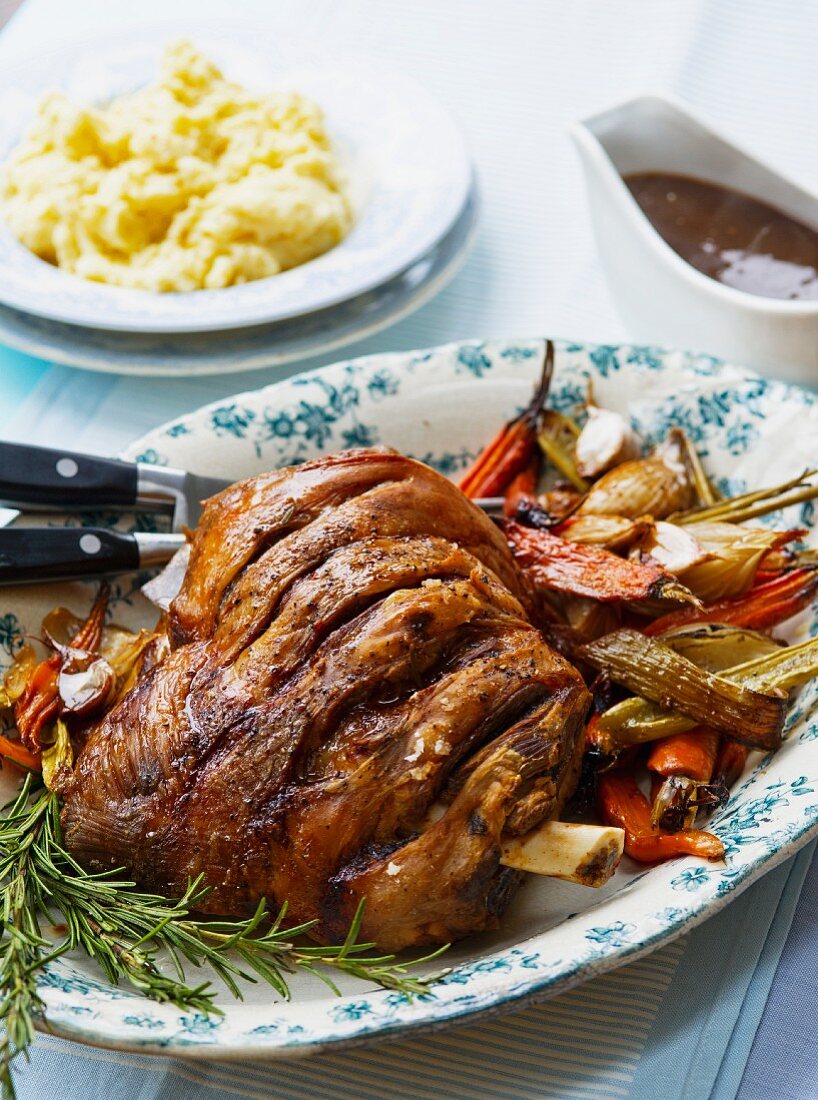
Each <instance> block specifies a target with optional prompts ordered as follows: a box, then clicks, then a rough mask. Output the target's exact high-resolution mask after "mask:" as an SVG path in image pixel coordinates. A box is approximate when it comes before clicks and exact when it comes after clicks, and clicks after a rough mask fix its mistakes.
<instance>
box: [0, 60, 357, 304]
mask: <svg viewBox="0 0 818 1100" xmlns="http://www.w3.org/2000/svg"><path fill="white" fill-rule="evenodd" d="M0 209H1V210H2V214H3V217H4V218H5V220H6V222H7V224H8V226H9V228H10V229H11V231H12V232H13V233H14V234H15V236H16V237H17V238H18V239H19V240H20V241H22V243H23V244H24V245H26V246H27V247H28V248H30V249H31V250H32V252H36V254H37V255H38V256H41V257H42V258H43V259H44V260H48V261H49V262H50V263H53V264H57V265H59V266H60V267H61V268H64V269H65V270H66V271H72V272H74V273H75V274H77V275H82V276H83V277H84V278H86V279H94V280H97V281H99V282H103V283H110V284H112V285H115V286H125V287H139V288H141V289H144V290H154V291H168V290H176V291H182V290H197V289H201V288H216V287H226V286H232V285H234V284H236V283H245V282H249V281H250V280H252V279H261V278H264V277H265V276H267V275H275V274H277V273H278V272H280V271H285V270H286V269H287V268H291V267H295V266H296V265H297V264H303V263H305V262H306V261H307V260H311V259H313V258H314V257H315V256H320V255H321V254H322V253H323V252H326V251H327V250H328V249H330V248H332V247H333V246H334V245H336V244H338V242H339V241H341V240H342V239H343V237H344V235H345V234H346V233H347V231H348V230H349V227H350V224H351V220H352V219H351V211H350V207H349V203H348V201H347V198H346V196H345V194H344V190H343V187H342V184H341V172H340V168H339V164H338V161H337V159H336V157H335V155H334V153H333V150H332V147H331V145H330V142H329V138H328V137H327V133H326V130H325V129H324V123H323V118H322V114H321V111H320V109H319V108H318V107H317V106H316V105H315V104H314V103H311V102H310V101H309V100H306V99H304V98H303V97H301V96H300V95H295V94H280V93H276V94H269V95H254V94H252V93H250V92H248V91H247V90H245V89H244V88H242V87H240V86H239V85H238V84H233V83H231V82H229V81H227V80H225V79H224V77H223V76H222V74H221V73H220V71H219V70H218V69H217V68H216V66H215V65H214V64H212V62H210V61H209V60H207V58H205V57H203V56H202V55H201V54H200V53H198V52H197V51H196V50H195V49H194V48H193V46H192V45H191V44H190V43H188V42H179V43H175V44H173V45H171V46H169V47H168V48H167V49H166V51H165V54H164V57H163V60H162V70H161V78H160V80H159V81H158V82H157V83H155V84H151V85H150V86H148V87H146V88H144V89H143V90H141V91H139V92H136V93H135V94H133V95H129V96H124V97H122V98H120V99H116V100H114V101H113V102H112V103H111V104H110V105H109V106H107V107H101V108H93V107H78V106H76V105H75V104H73V103H71V102H69V100H68V99H66V98H65V96H63V95H57V94H55V95H50V96H49V97H48V98H47V99H46V100H45V101H44V102H43V103H42V105H41V107H40V109H39V112H38V116H37V119H36V122H35V123H34V125H33V127H32V129H31V131H30V133H29V134H28V136H27V137H26V138H25V140H24V141H23V143H22V144H21V145H20V146H19V147H18V148H17V149H16V150H15V152H14V153H13V154H12V156H11V158H10V160H9V161H8V162H7V164H6V166H5V167H4V169H3V173H2V181H1V182H0Z"/></svg>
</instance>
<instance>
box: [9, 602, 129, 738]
mask: <svg viewBox="0 0 818 1100" xmlns="http://www.w3.org/2000/svg"><path fill="white" fill-rule="evenodd" d="M109 595H110V588H109V586H108V585H107V584H102V585H101V586H100V590H99V593H98V594H97V598H96V599H95V600H94V603H93V606H92V607H91V610H90V612H89V613H88V618H87V619H86V620H85V622H84V623H83V624H82V626H81V627H80V629H79V630H78V631H77V633H76V634H75V635H74V637H73V638H72V639H71V644H70V646H69V647H68V648H67V649H66V650H65V651H64V652H63V653H52V655H51V656H50V657H48V658H47V659H46V660H44V661H41V662H40V663H39V664H38V665H37V666H36V667H35V668H34V670H33V672H32V673H31V675H30V676H29V678H28V681H27V682H26V686H25V688H24V689H23V692H22V694H21V695H20V697H19V699H18V700H17V702H16V703H15V705H14V722H15V725H16V726H17V732H18V733H19V734H20V740H21V741H22V743H23V745H24V746H25V747H26V748H27V749H29V750H30V751H31V752H33V753H39V751H40V749H41V747H42V732H43V729H44V727H45V726H46V725H47V724H48V723H49V722H52V721H53V720H54V719H55V718H56V717H57V715H58V714H59V713H60V705H61V703H60V693H59V688H58V680H59V675H60V669H61V667H62V663H63V659H64V656H65V653H66V652H70V651H71V650H82V651H84V652H86V653H94V652H96V650H97V649H98V648H99V644H100V641H101V639H102V628H103V626H104V624H105V613H106V611H107V609H108V598H109Z"/></svg>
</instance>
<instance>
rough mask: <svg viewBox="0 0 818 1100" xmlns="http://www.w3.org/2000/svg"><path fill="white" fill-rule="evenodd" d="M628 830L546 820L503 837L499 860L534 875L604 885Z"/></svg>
mask: <svg viewBox="0 0 818 1100" xmlns="http://www.w3.org/2000/svg"><path fill="white" fill-rule="evenodd" d="M624 846H625V833H624V831H623V830H622V829H616V828H614V827H613V826H609V825H581V824H575V823H572V822H567V821H546V822H544V824H542V825H539V826H538V827H537V828H536V829H532V831H531V832H530V833H527V834H526V835H525V836H520V837H516V836H508V837H503V840H502V843H501V846H500V852H501V854H500V862H501V863H502V864H503V865H504V866H505V867H514V868H516V869H517V870H518V871H527V872H529V874H533V875H546V876H547V877H549V878H561V879H566V880H567V881H568V882H578V883H579V884H580V885H582V886H594V887H598V886H604V885H605V883H606V882H607V881H608V879H610V877H611V875H613V873H614V871H615V870H616V868H617V867H618V866H619V861H620V860H621V859H622V852H623V849H624Z"/></svg>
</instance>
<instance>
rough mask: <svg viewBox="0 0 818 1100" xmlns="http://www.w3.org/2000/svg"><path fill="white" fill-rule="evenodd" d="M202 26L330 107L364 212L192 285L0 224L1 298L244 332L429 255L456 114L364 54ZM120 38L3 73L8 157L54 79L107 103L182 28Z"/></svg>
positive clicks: (219, 49) (210, 49)
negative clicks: (49, 245) (99, 274)
mask: <svg viewBox="0 0 818 1100" xmlns="http://www.w3.org/2000/svg"><path fill="white" fill-rule="evenodd" d="M183 33H184V34H185V35H186V36H191V35H192V36H193V37H194V38H195V42H196V44H197V45H198V46H200V47H201V48H202V49H203V50H204V51H205V52H206V53H208V54H209V55H210V56H212V57H213V58H214V59H215V60H216V61H218V62H219V63H220V64H221V65H222V66H223V68H224V71H225V73H226V75H228V76H230V77H232V78H234V79H236V80H239V81H241V82H242V83H243V84H245V85H247V86H248V87H252V88H256V89H269V88H281V89H292V90H298V91H301V92H303V93H304V94H306V95H308V96H310V97H311V98H313V99H314V100H316V102H318V103H319V104H321V106H322V107H323V108H324V110H325V112H326V115H327V123H328V126H329V129H330V132H331V134H332V137H333V139H334V140H335V142H336V144H337V146H338V149H339V152H340V155H341V157H342V160H343V163H344V167H345V170H346V173H347V175H348V176H349V180H350V193H351V196H352V199H353V204H354V206H355V207H356V211H357V215H356V222H355V225H354V227H353V229H352V231H351V232H350V234H349V236H348V237H347V238H346V239H345V240H344V241H343V242H342V243H341V244H339V245H338V246H337V247H336V248H333V249H331V250H330V251H329V252H327V253H325V254H324V255H323V256H319V257H318V258H317V259H315V260H312V261H311V262H309V263H306V264H302V265H301V266H300V267H297V268H293V269H292V270H291V271H286V272H283V273H282V274H280V275H276V276H273V277H272V278H268V279H259V280H257V281H255V282H252V283H246V284H244V285H242V286H236V287H228V288H225V289H222V290H200V291H195V292H192V293H186V294H156V293H153V292H150V291H142V290H130V289H125V288H120V287H109V286H105V285H103V284H101V283H94V282H90V281H88V280H86V279H82V278H80V277H78V276H75V275H71V274H68V273H67V272H64V271H61V270H60V269H59V268H56V267H54V266H52V265H51V264H48V263H45V262H44V261H42V260H40V259H39V258H38V257H37V256H35V255H34V254H33V253H31V252H29V251H28V249H26V248H24V247H23V246H22V245H21V244H20V243H19V242H18V241H17V240H15V238H14V237H13V236H12V235H11V233H10V232H9V231H8V229H6V228H5V226H4V225H3V224H2V222H0V301H2V302H3V303H5V304H6V305H8V306H12V307H14V308H15V309H18V310H23V311H25V312H27V313H31V314H36V315H38V316H41V317H48V318H50V319H52V320H55V321H62V322H65V323H67V324H72V325H85V326H89V327H92V328H104V329H116V330H118V331H123V332H148V333H160V332H161V333H181V332H206V331H207V332H209V331H216V330H218V329H237V328H242V327H245V326H252V325H260V324H265V323H268V322H274V321H282V320H284V319H286V318H290V317H296V316H303V315H304V314H307V313H312V312H314V311H316V310H323V309H327V308H328V307H330V306H332V305H335V304H337V303H338V302H342V301H346V300H347V299H349V298H354V297H356V296H357V295H361V294H364V293H365V292H366V291H368V290H371V289H372V288H373V287H377V286H379V285H381V284H382V283H384V282H386V281H388V280H389V279H392V278H394V277H395V276H396V275H398V274H400V273H401V272H402V271H404V270H405V269H406V268H408V267H409V266H410V265H411V264H413V263H414V262H415V261H417V260H418V259H419V258H420V257H422V256H424V255H425V254H426V253H427V252H428V251H429V250H430V249H431V248H432V247H433V246H434V245H435V244H436V243H437V242H438V241H439V240H440V239H441V237H443V236H444V235H445V234H446V233H447V232H448V231H449V229H450V228H451V227H452V225H453V224H454V222H455V220H456V219H457V217H458V215H459V214H460V213H461V211H462V209H463V206H464V204H465V203H466V201H467V198H468V194H469V189H470V186H471V166H470V162H469V157H468V154H467V152H466V148H465V145H464V142H463V138H462V136H461V134H460V132H459V130H458V129H457V127H456V126H455V125H454V123H453V122H452V120H451V118H450V117H449V115H448V114H447V112H446V111H444V110H443V109H442V108H441V107H440V106H439V105H438V104H437V103H436V102H435V101H434V100H433V99H432V98H431V97H430V96H429V95H428V94H427V93H426V92H424V91H423V90H422V89H421V88H419V87H418V86H417V85H415V84H414V83H413V82H412V81H411V80H408V79H406V78H404V77H400V76H398V75H396V74H395V73H394V72H392V71H390V70H388V69H387V68H386V67H385V66H380V65H378V64H376V63H374V62H371V61H367V60H365V59H361V58H358V57H343V56H338V55H336V54H326V55H324V54H323V53H322V51H320V50H316V48H315V46H314V45H312V44H297V43H295V42H293V41H290V40H289V39H287V38H284V37H278V38H275V39H271V38H269V37H265V36H264V35H261V36H260V35H259V33H258V31H256V30H254V31H252V32H247V31H244V32H243V31H242V30H241V29H240V28H238V27H233V28H231V29H230V32H229V36H228V37H225V35H224V33H221V34H215V33H214V34H208V31H207V29H206V28H200V29H198V30H194V31H193V32H192V31H191V29H190V28H186V29H185V30H184V31H183ZM179 36H180V35H179V34H175V35H174V34H172V33H171V32H170V31H169V30H167V29H166V30H164V31H163V32H162V35H161V37H160V36H159V35H156V34H155V35H153V36H151V37H150V38H146V39H144V40H137V41H133V42H129V43H127V44H123V43H122V40H121V38H119V39H106V40H101V41H98V42H90V43H89V42H84V43H82V44H78V45H75V46H73V47H69V48H68V49H65V50H61V51H60V53H59V54H58V55H47V56H45V55H44V56H41V57H38V58H33V59H32V58H29V59H27V60H26V61H25V62H21V63H20V64H19V65H17V66H15V67H14V68H13V69H12V70H7V71H5V72H4V74H3V76H2V83H0V160H3V159H5V157H6V156H7V155H8V153H9V152H10V151H11V149H12V148H13V147H14V145H15V144H16V143H17V142H18V141H19V140H20V137H21V135H22V133H23V131H24V130H25V128H26V126H27V125H28V123H29V121H30V119H31V117H32V115H33V112H34V109H35V106H36V103H37V102H38V100H39V98H40V96H41V95H42V94H43V93H44V92H45V91H47V90H51V89H54V88H58V89H60V90H63V91H65V92H66V93H67V94H68V95H69V96H71V97H72V99H74V100H75V101H76V102H81V103H99V102H104V101H105V100H106V99H109V98H111V97H113V96H115V95H120V94H123V93H125V92H128V91H132V90H134V89H135V88H138V87H140V86H141V85H143V84H145V83H147V82H148V81H149V80H151V79H152V78H153V77H154V75H155V73H156V68H157V62H158V58H159V54H160V52H161V49H162V46H163V45H164V43H165V42H166V41H168V39H169V38H173V37H179Z"/></svg>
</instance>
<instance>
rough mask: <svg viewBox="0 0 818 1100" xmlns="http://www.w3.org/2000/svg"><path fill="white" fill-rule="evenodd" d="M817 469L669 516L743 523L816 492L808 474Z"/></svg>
mask: <svg viewBox="0 0 818 1100" xmlns="http://www.w3.org/2000/svg"><path fill="white" fill-rule="evenodd" d="M816 474H818V470H807V471H805V472H804V473H803V474H799V476H798V477H794V478H790V480H789V481H785V482H784V483H783V484H782V485H775V486H773V487H772V488H770V489H757V490H755V491H753V492H752V493H741V494H739V495H738V496H734V497H726V498H725V499H724V500H720V501H717V502H716V503H714V504H711V505H708V506H707V507H703V508H702V507H697V508H686V509H684V510H682V509H680V510H679V511H677V512H674V513H673V514H672V515H671V516H670V518H671V519H672V520H673V522H674V523H681V524H687V523H699V522H701V521H702V520H722V521H724V522H726V523H744V522H745V521H746V520H748V519H756V518H757V517H758V516H766V515H768V514H769V513H770V512H777V511H778V509H779V508H786V507H788V506H789V505H791V504H801V503H803V502H804V501H806V500H813V499H814V498H815V497H816V496H818V483H816V484H814V485H813V484H810V483H809V480H808V479H809V478H811V477H815V475H816Z"/></svg>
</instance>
